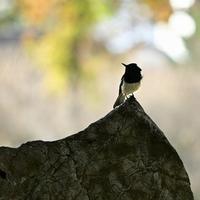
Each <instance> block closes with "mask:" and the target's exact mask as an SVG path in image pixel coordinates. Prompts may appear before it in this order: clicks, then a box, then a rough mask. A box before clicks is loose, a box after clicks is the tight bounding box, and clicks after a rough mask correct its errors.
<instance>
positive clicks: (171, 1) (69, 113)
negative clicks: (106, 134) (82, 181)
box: [0, 0, 200, 200]
mask: <svg viewBox="0 0 200 200" xmlns="http://www.w3.org/2000/svg"><path fill="white" fill-rule="evenodd" d="M121 62H124V63H130V62H136V63H137V64H138V65H139V66H140V67H141V68H142V69H143V76H144V78H143V82H142V86H141V88H140V89H139V90H138V91H137V92H136V94H135V96H136V98H137V99H138V101H139V102H140V103H141V105H142V106H143V108H144V109H145V111H146V112H147V113H148V114H149V115H150V117H151V118H152V119H153V120H154V121H155V122H156V123H157V125H158V126H159V127H160V128H161V129H162V130H163V132H164V133H165V135H166V137H167V138H168V139H169V141H170V143H171V144H172V145H173V146H174V147H175V149H176V150H177V151H178V153H179V155H180V157H181V158H182V160H183V162H184V165H185V167H186V170H187V171H188V173H189V176H190V179H191V183H192V190H193V192H194V195H195V198H196V200H199V199H200V190H199V189H200V181H199V180H200V173H199V172H200V171H199V168H200V155H199V151H200V140H199V135H198V134H199V130H200V116H199V113H200V78H199V77H200V66H199V65H200V2H199V1H198V0H196V1H195V0H84V1H83V0H73V1H72V0H48V1H46V0H0V145H2V146H12V147H17V146H19V145H20V144H22V143H24V142H26V141H28V140H56V139H60V138H63V137H66V136H68V135H70V134H74V133H76V132H78V131H80V130H82V129H84V128H85V127H87V126H88V125H89V124H90V123H91V122H94V121H96V120H98V119H99V118H101V117H103V116H104V115H105V114H107V113H108V112H109V111H110V110H111V109H112V105H113V103H114V101H115V99H116V97H117V94H118V85H119V81H120V78H121V75H122V73H123V72H124V68H123V66H121V64H120V63H121Z"/></svg>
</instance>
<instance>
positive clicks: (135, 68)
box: [122, 63, 142, 72]
mask: <svg viewBox="0 0 200 200" xmlns="http://www.w3.org/2000/svg"><path fill="white" fill-rule="evenodd" d="M122 65H123V66H124V67H125V68H126V71H127V70H128V71H129V70H130V71H137V72H141V71H142V69H141V68H140V67H138V65H137V64H136V63H130V64H128V65H126V64H124V63H122Z"/></svg>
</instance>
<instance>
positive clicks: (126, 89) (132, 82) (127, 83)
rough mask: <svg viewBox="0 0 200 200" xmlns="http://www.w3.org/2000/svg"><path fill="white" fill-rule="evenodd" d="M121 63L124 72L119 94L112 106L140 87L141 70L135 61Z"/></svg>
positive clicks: (118, 103)
mask: <svg viewBox="0 0 200 200" xmlns="http://www.w3.org/2000/svg"><path fill="white" fill-rule="evenodd" d="M122 65H124V66H125V73H124V75H123V76H122V78H121V83H120V85H119V96H118V97H117V100H116V101H115V104H114V106H113V108H115V107H116V106H119V105H120V104H121V103H123V102H124V100H125V99H126V98H127V97H128V96H130V95H133V92H135V91H136V90H137V89H138V88H139V87H140V82H141V80H142V75H141V71H142V70H141V69H140V68H139V67H138V66H137V64H136V63H130V64H128V65H125V64H124V63H122Z"/></svg>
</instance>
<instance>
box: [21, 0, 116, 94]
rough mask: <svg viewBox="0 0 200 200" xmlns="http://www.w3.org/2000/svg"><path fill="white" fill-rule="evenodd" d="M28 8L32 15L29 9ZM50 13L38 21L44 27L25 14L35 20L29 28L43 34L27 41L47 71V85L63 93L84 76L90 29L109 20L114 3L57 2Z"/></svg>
mask: <svg viewBox="0 0 200 200" xmlns="http://www.w3.org/2000/svg"><path fill="white" fill-rule="evenodd" d="M22 8H27V6H25V7H23V6H22ZM29 8H30V12H31V6H30V5H29ZM43 9H44V8H43ZM48 9H49V10H48V11H46V13H48V16H42V17H41V15H40V17H39V18H38V20H39V22H41V23H38V21H37V20H35V19H36V17H34V15H33V14H30V13H29V12H28V11H27V10H26V13H28V15H29V16H31V18H32V19H34V20H32V21H31V20H29V22H30V25H31V26H33V27H34V28H37V30H38V29H39V30H40V32H41V33H42V34H41V35H40V36H38V37H28V39H27V38H25V39H26V40H24V41H25V44H26V45H27V46H28V47H30V48H31V50H32V52H33V55H34V56H35V57H36V58H37V60H38V61H39V63H40V65H41V66H42V67H43V69H44V70H45V72H46V74H47V81H48V84H49V85H50V86H51V88H53V89H55V90H56V89H63V87H65V86H66V85H67V83H68V82H69V81H71V80H70V78H71V77H72V79H73V76H76V74H80V73H81V55H80V45H82V46H84V45H85V48H87V43H85V42H84V41H85V38H86V36H88V34H89V30H90V28H91V26H92V25H93V24H94V23H95V22H97V21H98V20H101V19H103V18H104V17H106V16H108V15H109V14H110V13H111V10H112V9H111V2H109V3H107V1H104V0H102V1H99V0H85V1H82V0H75V1H67V0H66V1H56V2H54V3H53V4H52V6H49V5H48ZM44 10H46V9H44ZM33 11H34V10H33ZM34 12H35V11H34ZM26 13H24V14H26ZM31 18H30V19H31ZM26 19H27V20H28V17H27V18H26ZM40 20H41V21H40ZM69 74H70V76H69ZM74 79H75V78H74ZM52 80H53V81H52Z"/></svg>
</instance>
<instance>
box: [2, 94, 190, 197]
mask: <svg viewBox="0 0 200 200" xmlns="http://www.w3.org/2000/svg"><path fill="white" fill-rule="evenodd" d="M0 199H6V200H8V199H42V200H45V199H56V200H58V199H66V200H75V199H76V200H157V199H158V200H192V199H193V195H192V191H191V189H190V182H189V178H188V175H187V173H186V171H185V169H184V166H183V163H182V161H181V160H180V158H179V156H178V154H177V153H176V151H175V150H174V148H173V147H172V146H171V145H170V144H169V142H168V141H167V139H166V137H165V136H164V134H163V133H162V132H161V130H160V129H159V128H158V127H157V126H156V124H154V122H153V121H152V120H151V119H150V118H149V117H148V116H147V115H146V114H145V113H144V111H143V109H142V107H141V106H140V105H139V103H138V102H137V101H136V100H135V99H134V98H133V97H131V98H129V99H128V100H127V101H126V103H124V104H123V105H121V106H119V107H118V108H116V109H115V110H113V111H111V112H110V113H109V114H108V115H107V116H105V117H104V118H103V119H101V120H99V121H97V122H95V123H93V124H91V125H90V126H89V127H88V128H87V129H85V130H83V131H81V132H79V133H77V134H75V135H72V136H70V137H67V138H65V139H62V140H58V141H54V142H43V141H34V142H28V143H26V144H23V145H22V146H21V147H19V148H16V149H14V148H8V147H1V148H0Z"/></svg>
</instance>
